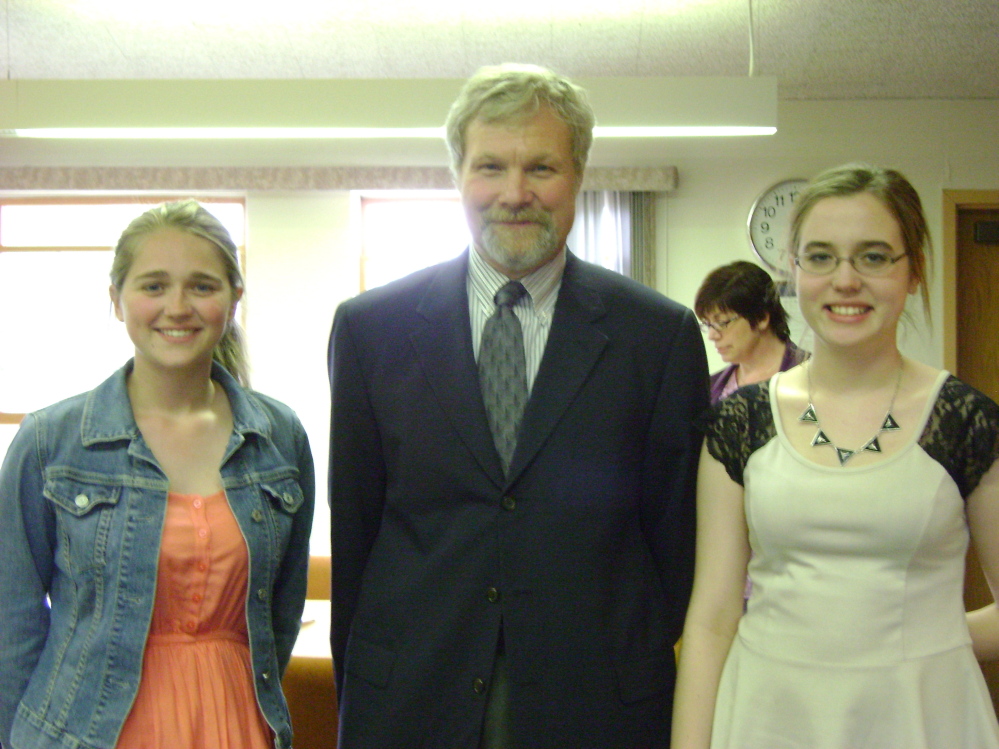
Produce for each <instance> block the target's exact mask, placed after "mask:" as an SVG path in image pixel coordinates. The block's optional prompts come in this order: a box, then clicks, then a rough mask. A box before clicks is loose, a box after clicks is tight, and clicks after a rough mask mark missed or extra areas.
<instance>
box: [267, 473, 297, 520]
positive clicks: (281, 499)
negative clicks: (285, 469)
mask: <svg viewBox="0 0 999 749" xmlns="http://www.w3.org/2000/svg"><path fill="white" fill-rule="evenodd" d="M260 489H261V491H263V493H264V494H265V495H266V496H268V497H269V498H270V500H271V504H272V505H273V506H274V507H276V508H277V509H279V510H280V511H281V512H284V513H286V514H288V515H294V514H295V513H296V512H298V508H299V507H301V506H302V503H303V502H304V501H305V494H304V493H303V492H302V487H301V485H300V484H299V483H298V480H297V479H296V478H291V477H289V478H281V479H276V480H272V481H261V482H260Z"/></svg>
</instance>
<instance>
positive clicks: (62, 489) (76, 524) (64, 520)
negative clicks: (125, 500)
mask: <svg viewBox="0 0 999 749" xmlns="http://www.w3.org/2000/svg"><path fill="white" fill-rule="evenodd" d="M43 493H44V495H45V498H46V499H48V500H49V501H50V502H52V504H53V505H55V507H56V508H57V510H58V511H59V512H57V518H58V525H59V535H60V543H62V544H65V546H66V547H68V557H67V558H68V560H69V562H70V564H71V565H72V567H73V568H74V569H76V570H77V571H80V572H84V571H87V570H90V569H93V568H97V567H102V566H103V565H104V563H105V552H106V551H107V548H108V539H109V536H110V535H111V523H112V519H113V511H114V509H115V508H116V507H117V506H118V501H119V500H120V499H121V495H122V486H121V482H120V481H116V480H113V479H112V478H111V477H108V476H102V475H100V474H89V473H84V472H80V471H76V470H73V469H69V470H65V469H62V470H60V469H57V468H54V469H47V470H46V472H45V487H44V489H43Z"/></svg>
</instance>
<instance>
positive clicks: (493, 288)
mask: <svg viewBox="0 0 999 749" xmlns="http://www.w3.org/2000/svg"><path fill="white" fill-rule="evenodd" d="M563 270H565V248H564V247H563V248H562V250H561V252H559V253H558V255H556V256H555V257H554V258H552V260H551V262H549V263H546V264H545V265H543V266H541V267H540V268H538V269H537V270H536V271H534V272H533V273H531V274H530V275H527V276H524V277H523V278H521V279H520V282H521V283H522V284H524V288H525V289H527V294H525V295H524V296H522V297H521V298H520V299H519V300H518V301H517V303H516V304H515V305H514V307H513V312H514V314H515V315H517V319H518V320H520V327H521V328H522V329H523V331H524V357H525V360H526V361H525V363H526V365H527V392H528V394H530V392H531V389H532V388H533V387H534V378H535V377H536V376H537V374H538V368H539V367H540V366H541V357H542V356H543V355H544V353H545V344H546V343H548V331H549V330H551V326H552V315H553V314H554V312H555V300H556V299H558V291H559V289H560V288H561V286H562V271H563ZM509 281H510V279H509V278H507V277H506V276H505V275H503V274H502V273H500V272H499V271H498V270H496V269H495V268H493V267H492V266H491V265H489V264H488V263H486V261H485V260H483V259H482V257H481V256H480V255H479V253H478V251H477V250H476V249H475V247H474V246H473V247H471V248H469V251H468V286H467V287H468V314H469V316H470V318H471V323H472V351H473V352H474V353H475V361H476V362H478V360H479V343H480V342H481V341H482V329H483V328H484V327H485V325H486V320H488V319H489V318H490V317H491V316H492V314H493V312H495V311H496V304H495V302H493V297H494V296H495V295H496V292H497V291H498V290H499V288H500V287H501V286H503V285H505V284H506V283H508V282H509Z"/></svg>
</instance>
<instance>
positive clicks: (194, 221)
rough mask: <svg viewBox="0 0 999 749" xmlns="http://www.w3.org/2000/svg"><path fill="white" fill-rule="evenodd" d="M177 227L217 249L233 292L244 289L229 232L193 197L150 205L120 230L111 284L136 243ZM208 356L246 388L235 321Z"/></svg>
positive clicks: (127, 265)
mask: <svg viewBox="0 0 999 749" xmlns="http://www.w3.org/2000/svg"><path fill="white" fill-rule="evenodd" d="M167 228H170V229H178V230H180V231H184V232H187V233H188V234H193V235H195V236H197V237H201V238H202V239H206V240H208V241H209V242H211V243H212V244H213V245H214V246H215V247H216V248H217V249H218V250H219V257H220V258H221V259H222V263H223V265H224V266H225V271H226V278H227V279H228V281H229V285H230V286H231V287H232V289H233V291H242V290H243V288H244V283H243V274H242V272H241V271H240V269H239V252H238V250H237V248H236V245H235V243H234V242H233V241H232V237H230V236H229V232H228V231H227V230H226V228H225V227H224V226H223V225H222V222H220V221H219V220H218V219H217V218H215V216H213V215H212V214H211V213H209V212H208V211H207V210H206V209H205V207H204V206H203V205H201V204H200V203H199V202H198V201H196V200H191V199H188V200H179V201H176V202H173V203H163V204H161V205H158V206H156V207H155V208H150V209H149V210H148V211H146V212H145V213H143V214H142V215H141V216H139V217H138V218H136V219H134V220H133V221H132V223H130V224H129V225H128V227H127V228H126V229H125V231H123V232H122V233H121V237H120V238H119V239H118V244H117V245H115V248H114V260H113V261H112V263H111V283H112V285H113V286H114V287H115V289H117V290H118V291H121V288H122V286H123V285H124V283H125V278H126V276H128V272H129V270H131V268H132V263H133V262H135V253H136V250H137V249H138V247H139V244H140V243H141V242H142V240H143V239H145V238H146V237H147V236H149V235H150V234H152V233H153V232H155V231H158V230H159V229H167ZM212 358H213V359H214V360H215V361H217V362H218V363H219V364H221V365H222V366H223V367H225V368H226V370H227V371H228V372H229V373H230V374H231V375H232V376H233V377H235V378H236V380H238V381H239V383H240V384H241V385H243V386H244V387H248V386H249V383H250V379H249V367H248V364H247V357H246V343H245V341H244V338H243V331H242V329H241V328H240V327H239V324H238V323H237V322H236V321H235V320H230V321H229V323H228V324H227V325H226V329H225V332H224V333H223V334H222V338H221V339H220V340H219V342H218V343H217V344H216V345H215V350H214V351H213V352H212Z"/></svg>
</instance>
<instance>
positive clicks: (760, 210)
mask: <svg viewBox="0 0 999 749" xmlns="http://www.w3.org/2000/svg"><path fill="white" fill-rule="evenodd" d="M807 184H808V180H805V179H787V180H784V181H783V182H778V183H777V184H776V185H773V186H771V187H768V188H767V189H766V190H764V191H763V192H762V193H761V194H760V196H759V197H758V198H757V199H756V202H755V203H753V207H752V208H751V209H750V210H749V220H748V221H747V223H746V228H747V230H748V232H749V244H750V246H751V247H752V248H753V252H755V253H756V256H757V257H758V258H759V259H760V260H762V261H763V263H764V265H766V266H767V267H768V268H769V269H770V270H772V271H773V272H774V273H777V274H779V275H781V276H783V277H787V276H788V275H790V267H789V265H788V262H789V260H788V255H787V253H786V252H785V250H786V244H787V241H788V227H789V225H790V222H791V211H792V210H793V208H794V201H795V200H796V199H797V197H798V195H800V194H801V190H802V188H803V187H804V186H805V185H807Z"/></svg>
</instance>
